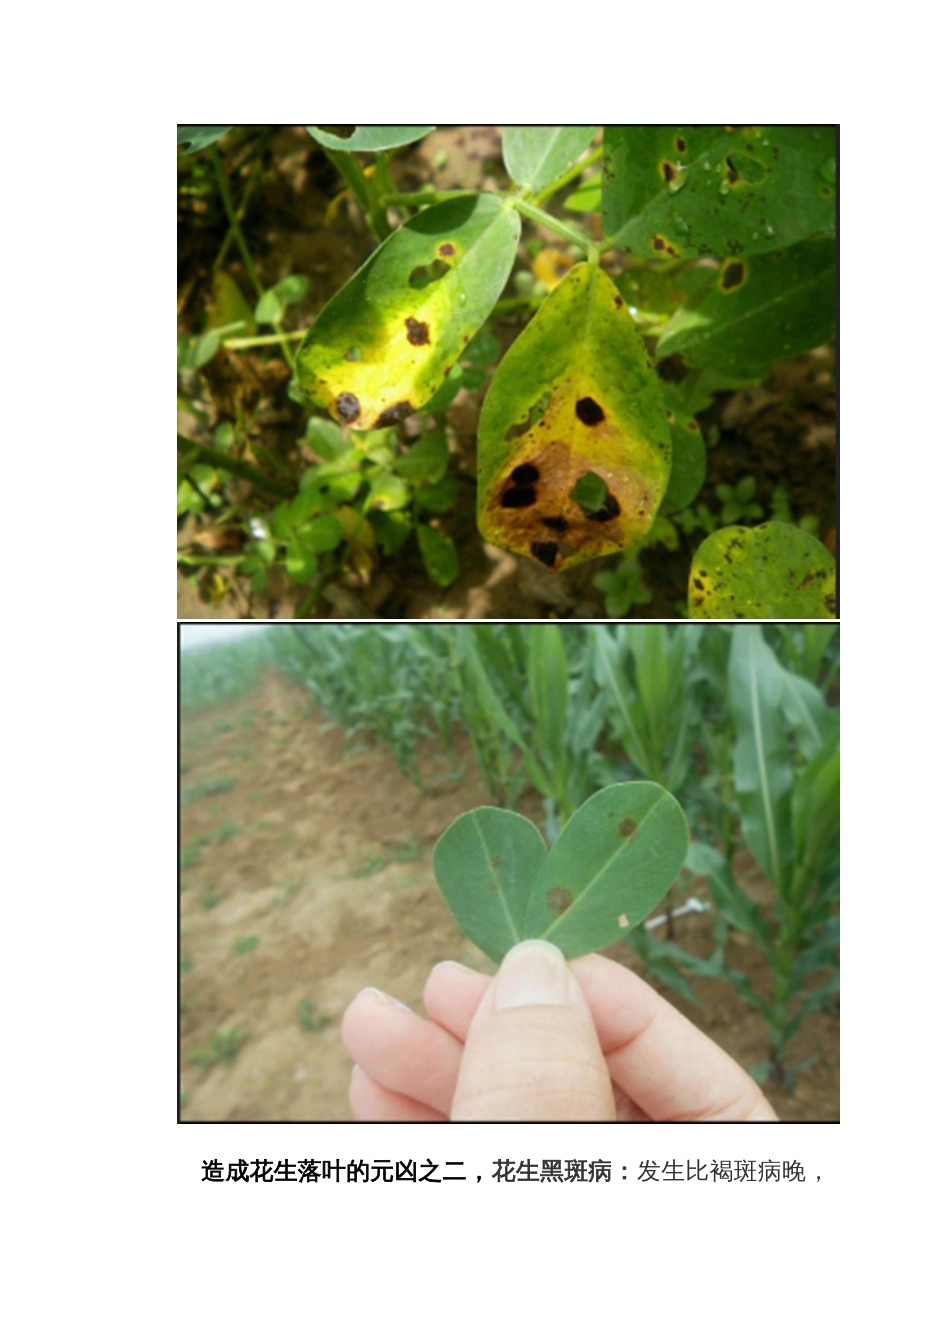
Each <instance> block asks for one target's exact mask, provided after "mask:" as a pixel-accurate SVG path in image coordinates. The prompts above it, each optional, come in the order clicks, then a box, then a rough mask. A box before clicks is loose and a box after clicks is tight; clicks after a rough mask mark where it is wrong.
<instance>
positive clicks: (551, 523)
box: [541, 518, 570, 532]
mask: <svg viewBox="0 0 950 1344" xmlns="http://www.w3.org/2000/svg"><path fill="white" fill-rule="evenodd" d="M541 521H542V523H543V524H544V526H545V527H549V528H550V529H551V531H552V532H566V531H567V529H568V528H569V527H570V523H569V522H568V521H567V519H566V518H542V519H541Z"/></svg>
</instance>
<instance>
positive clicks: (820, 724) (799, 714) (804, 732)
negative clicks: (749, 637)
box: [782, 627, 838, 761]
mask: <svg viewBox="0 0 950 1344" xmlns="http://www.w3.org/2000/svg"><path fill="white" fill-rule="evenodd" d="M807 628H811V627H807ZM819 628H820V627H819ZM782 709H783V710H784V712H785V717H786V718H787V719H788V721H789V723H790V724H791V725H792V727H793V729H794V730H795V737H796V741H797V743H798V748H799V750H800V751H801V753H802V755H803V756H804V757H805V759H806V760H808V761H810V760H811V759H812V757H813V756H814V755H815V754H816V752H818V751H820V750H821V748H822V746H823V744H824V743H825V742H826V741H827V739H828V736H829V734H831V733H834V732H836V731H837V722H838V715H837V714H836V712H835V711H834V710H833V709H830V708H829V707H828V705H826V704H825V697H824V696H823V695H822V693H821V691H819V689H818V687H817V686H815V685H814V684H813V683H812V682H810V681H806V679H805V678H804V677H797V676H796V675H795V673H794V672H789V671H788V669H787V668H786V669H785V682H784V686H783V695H782Z"/></svg>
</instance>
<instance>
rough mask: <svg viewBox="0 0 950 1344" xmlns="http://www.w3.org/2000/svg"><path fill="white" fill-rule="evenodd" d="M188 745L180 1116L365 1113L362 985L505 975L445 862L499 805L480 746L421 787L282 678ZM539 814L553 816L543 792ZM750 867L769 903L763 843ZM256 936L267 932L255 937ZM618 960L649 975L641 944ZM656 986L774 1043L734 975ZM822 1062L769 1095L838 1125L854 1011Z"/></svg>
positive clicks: (214, 718) (827, 1034)
mask: <svg viewBox="0 0 950 1344" xmlns="http://www.w3.org/2000/svg"><path fill="white" fill-rule="evenodd" d="M181 743H182V745H181V759H182V771H183V778H182V787H183V793H184V801H183V806H182V814H181V815H182V822H181V839H182V855H183V861H182V895H181V959H182V971H181V994H180V1028H181V1058H182V1072H181V1091H182V1097H183V1105H182V1111H181V1118H182V1120H183V1121H196V1120H255V1121H275V1120H298V1121H301V1120H304V1121H305V1120H346V1119H349V1118H350V1117H349V1110H348V1104H347V1088H348V1083H349V1076H350V1068H351V1065H350V1062H349V1059H348V1057H347V1055H346V1051H345V1050H344V1048H343V1043H342V1040H341V1036H340V1021H341V1018H342V1016H343V1012H344V1010H345V1008H346V1006H347V1004H348V1003H349V1002H350V1000H351V999H352V998H353V996H354V994H356V993H357V992H358V990H360V989H361V988H363V987H364V986H365V985H368V984H375V985H377V986H378V987H379V988H381V989H385V990H387V991H388V992H390V993H392V994H394V995H395V996H396V997H397V998H399V999H401V1000H402V1001H403V1002H405V1003H407V1004H408V1005H409V1006H410V1007H411V1008H413V1009H414V1010H415V1011H417V1012H419V1013H421V1014H424V1009H423V1006H422V988H423V985H424V983H425V980H426V977H427V975H428V972H429V969H430V968H431V966H433V965H434V964H435V963H436V962H438V961H442V960H446V959H452V960H455V961H461V962H463V963H464V964H466V965H469V966H473V967H475V968H477V969H479V970H484V971H487V972H491V970H492V969H493V968H492V965H491V963H490V962H489V961H488V959H487V958H486V957H485V956H484V955H483V954H482V953H481V952H480V951H479V950H478V949H477V948H476V947H474V946H473V944H471V943H469V942H468V941H467V940H466V939H465V938H464V937H463V936H462V934H461V933H459V931H458V929H457V928H456V926H455V923H454V921H453V919H452V917H451V915H450V914H449V911H448V908H447V906H446V905H445V903H444V901H443V900H442V897H441V896H440V894H439V892H438V889H437V887H436V885H435V882H434V879H433V877H432V869H431V856H432V848H433V846H434V844H435V842H436V840H437V839H438V837H439V835H440V834H441V833H442V831H443V830H444V829H445V827H446V826H447V825H448V824H449V823H450V822H451V821H452V820H454V818H455V817H456V816H457V815H458V814H459V813H460V812H462V811H464V810H466V809H468V808H471V807H476V806H479V805H480V804H484V803H488V802H490V801H491V800H490V799H489V797H488V796H487V794H486V792H485V790H484V788H483V786H482V784H481V782H480V780H479V778H478V775H477V772H476V770H475V768H474V765H473V763H472V762H471V760H470V758H468V757H467V755H466V752H465V748H464V744H463V743H460V744H459V746H460V755H461V761H462V764H461V767H460V769H459V771H458V773H457V777H453V775H452V771H451V768H450V765H449V762H448V761H447V760H446V758H445V757H444V756H440V755H439V754H438V753H437V752H435V751H433V752H432V753H431V754H430V755H429V756H428V758H427V759H426V760H425V761H424V762H423V773H424V777H425V779H426V781H427V787H426V789H425V791H424V792H421V791H420V790H419V789H418V788H416V787H415V786H414V785H412V784H411V783H409V782H408V781H407V780H406V779H404V778H403V777H402V776H401V775H400V773H399V770H398V768H397V766H396V764H395V762H394V760H393V758H392V757H391V756H390V755H389V754H388V752H385V751H382V750H379V749H376V748H374V747H372V746H371V745H370V744H368V743H366V742H364V741H359V740H350V741H347V740H346V739H345V736H344V734H343V732H342V731H341V730H340V729H338V728H336V727H335V726H333V725H330V724H328V723H326V722H323V721H322V720H321V719H320V718H319V717H318V716H317V715H316V714H315V712H314V706H313V702H312V701H311V700H310V698H309V696H308V695H307V693H306V691H305V690H304V689H303V688H301V687H299V686H296V685H294V684H292V683H290V682H288V681H286V680H285V679H283V678H282V677H280V676H278V675H277V674H272V675H270V676H269V677H268V678H267V680H266V681H265V682H264V683H263V685H262V686H261V688H260V689H259V690H258V691H257V692H255V693H254V694H252V695H249V696H246V697H243V698H242V699H240V700H238V701H232V702H230V703H228V704H222V705H218V706H216V707H214V708H211V709H207V710H203V711H201V712H198V713H195V714H191V715H188V716H186V717H185V718H184V720H183V722H182V727H181ZM213 783H218V784H230V787H227V788H222V789H221V790H220V791H218V792H216V793H209V794H208V795H207V796H205V797H203V798H199V799H198V800H197V801H187V792H185V791H192V790H194V792H195V793H196V794H198V793H200V792H202V791H203V789H202V786H204V789H207V788H208V787H209V786H210V785H212V784H213ZM525 810H526V811H527V812H528V813H529V814H530V815H532V816H533V818H534V819H535V820H537V821H540V820H541V816H542V809H541V805H540V799H539V798H537V797H535V798H533V799H529V800H528V802H527V805H526V807H525ZM736 872H737V876H738V877H739V879H740V880H741V881H742V883H743V885H744V886H745V887H746V889H747V890H748V891H749V892H750V894H752V895H753V897H755V898H756V899H760V900H767V899H768V892H767V887H766V884H765V882H764V879H763V878H762V876H761V874H759V873H758V872H757V871H756V870H755V867H754V864H753V863H752V861H751V859H749V858H748V856H740V858H739V860H738V861H737V866H736ZM675 932H676V937H677V938H678V940H679V941H680V942H681V944H682V945H683V946H684V947H686V948H687V949H688V950H689V951H691V952H694V953H696V954H697V955H700V956H702V955H706V954H707V953H708V952H710V951H711V950H712V942H711V935H710V929H709V924H708V920H707V917H706V916H705V915H688V916H685V917H683V918H682V919H678V920H677V921H676V924H675ZM250 939H257V940H258V942H257V944H256V946H253V947H248V948H247V950H244V951H238V950H236V946H235V945H237V944H240V943H241V942H242V940H250ZM606 955H609V956H612V957H614V958H615V959H616V960H618V961H621V962H623V963H624V964H626V965H629V966H631V967H633V968H634V969H638V959H637V957H636V955H635V954H634V953H633V952H632V950H631V949H630V948H629V947H628V946H627V945H626V944H623V943H621V944H617V945H616V946H615V947H614V948H611V949H608V950H607V952H606ZM727 955H728V958H729V961H730V964H732V965H734V966H736V967H737V968H738V969H740V970H744V971H745V972H746V973H747V974H748V975H749V976H750V977H751V979H752V981H753V984H754V985H755V987H756V988H757V989H760V990H761V989H762V987H763V986H764V984H765V976H764V966H763V959H762V957H761V955H760V954H759V953H758V952H757V950H756V949H755V948H754V947H753V946H751V945H750V944H749V942H748V940H747V939H745V938H743V936H742V935H736V934H734V935H733V938H732V943H731V946H730V948H729V950H728V954H727ZM657 988H658V989H659V991H660V993H662V994H664V996H665V997H667V998H669V999H670V1000H671V1002H673V1003H675V1004H676V1006H677V1008H679V1009H680V1011H682V1012H683V1013H685V1015H686V1016H687V1017H689V1018H690V1019H691V1020H692V1021H694V1022H696V1023H697V1024H698V1025H699V1026H700V1027H701V1028H702V1029H703V1030H704V1031H706V1032H707V1033H708V1034H709V1035H710V1036H712V1037H713V1038H714V1039H715V1040H716V1041H718V1042H719V1044H720V1045H721V1046H722V1047H723V1048H724V1049H725V1050H727V1051H728V1052H729V1053H730V1054H731V1055H732V1056H734V1057H735V1058H736V1059H738V1060H739V1061H740V1063H742V1064H743V1065H744V1066H745V1067H747V1068H752V1067H753V1066H755V1065H756V1064H758V1063H759V1062H760V1061H762V1060H763V1059H764V1058H765V1057H766V1055H767V1051H768V1032H767V1029H766V1027H765V1025H764V1023H763V1021H762V1019H761V1018H760V1017H759V1015H758V1014H757V1013H756V1012H755V1010H754V1009H752V1008H750V1007H749V1006H748V1005H746V1004H745V1003H744V1002H743V1001H742V1000H740V999H738V998H737V997H736V995H735V994H734V992H733V990H732V989H731V988H730V987H729V986H728V985H727V984H725V983H722V982H720V981H711V980H704V981H701V982H697V984H696V989H697V993H698V994H699V997H700V998H701V999H702V1000H703V1002H704V1004H705V1011H702V1010H701V1009H698V1008H696V1007H694V1006H693V1005H691V1004H689V1003H686V1002H684V1001H683V1000H682V999H681V998H680V997H679V996H677V995H675V994H673V993H672V992H670V991H668V990H666V989H665V988H664V987H663V986H662V985H657ZM302 1000H307V1001H309V1005H310V1006H309V1009H305V1010H303V1011H304V1020H305V1021H306V1022H307V1023H308V1025H306V1026H305V1025H302V1023H301V1020H300V1017H299V1014H300V1012H301V1008H300V1005H301V1001H302ZM234 1028H238V1029H241V1030H243V1031H245V1032H246V1033H247V1036H246V1039H245V1041H244V1043H243V1045H242V1047H241V1048H240V1050H239V1052H238V1053H237V1056H236V1058H235V1059H234V1060H233V1061H232V1062H231V1063H227V1062H219V1063H215V1064H214V1065H213V1066H211V1067H208V1068H204V1069H203V1068H201V1067H199V1066H198V1065H197V1064H196V1063H194V1062H193V1061H192V1060H191V1059H190V1055H191V1053H192V1052H193V1051H196V1050H201V1049H202V1048H205V1047H207V1046H208V1044H209V1042H210V1041H211V1039H212V1037H213V1036H214V1034H215V1033H216V1032H218V1031H220V1030H222V1029H234ZM809 1056H817V1061H818V1062H817V1063H816V1064H814V1065H813V1066H812V1067H810V1068H809V1069H807V1070H806V1071H804V1072H803V1073H802V1074H801V1075H800V1077H799V1079H798V1084H797V1088H796V1091H795V1094H794V1095H793V1096H789V1095H788V1094H787V1093H785V1092H784V1091H782V1090H781V1089H780V1088H778V1087H775V1086H773V1085H767V1086H766V1092H767V1094H768V1096H769V1099H770V1100H771V1102H772V1104H773V1106H774V1107H775V1109H776V1111H777V1112H778V1114H779V1115H780V1116H781V1118H782V1119H784V1120H824V1121H834V1120H837V1119H838V1020H837V1016H836V1015H833V1014H832V1013H830V1012H823V1013H817V1014H811V1015H810V1016H809V1017H807V1018H806V1020H805V1023H804V1025H803V1028H802V1030H801V1032H800V1035H799V1037H798V1038H797V1040H796V1043H795V1048H794V1054H793V1056H792V1059H791V1062H792V1063H795V1062H796V1061H798V1060H802V1059H805V1058H807V1057H809Z"/></svg>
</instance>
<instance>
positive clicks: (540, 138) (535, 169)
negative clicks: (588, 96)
mask: <svg viewBox="0 0 950 1344" xmlns="http://www.w3.org/2000/svg"><path fill="white" fill-rule="evenodd" d="M596 133H597V127H596V126H506V127H505V129H504V133H503V135H502V146H501V147H502V154H503V155H504V159H505V167H506V168H507V169H508V175H509V176H510V178H511V180H512V181H513V182H515V183H517V185H518V186H519V187H530V188H531V190H532V191H539V190H540V189H541V188H542V187H546V186H548V184H549V183H551V182H553V181H554V180H555V178H558V177H560V176H561V174H562V173H566V172H567V170H568V168H570V166H571V164H572V163H574V162H575V160H576V159H578V158H579V157H580V155H581V153H582V152H583V150H584V149H586V147H587V146H588V145H589V144H590V142H591V140H593V138H594V136H595V135H596Z"/></svg>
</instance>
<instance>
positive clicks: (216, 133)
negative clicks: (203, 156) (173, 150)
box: [178, 126, 233, 154]
mask: <svg viewBox="0 0 950 1344" xmlns="http://www.w3.org/2000/svg"><path fill="white" fill-rule="evenodd" d="M232 129H233V128H232V127H231V126H179V127H178V148H179V149H181V148H182V146H184V152H185V153H186V154H197V153H198V151H199V149H206V148H207V146H208V145H213V144H214V143H215V141H216V140H220V139H221V137H222V135H227V133H228V131H230V130H232Z"/></svg>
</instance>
